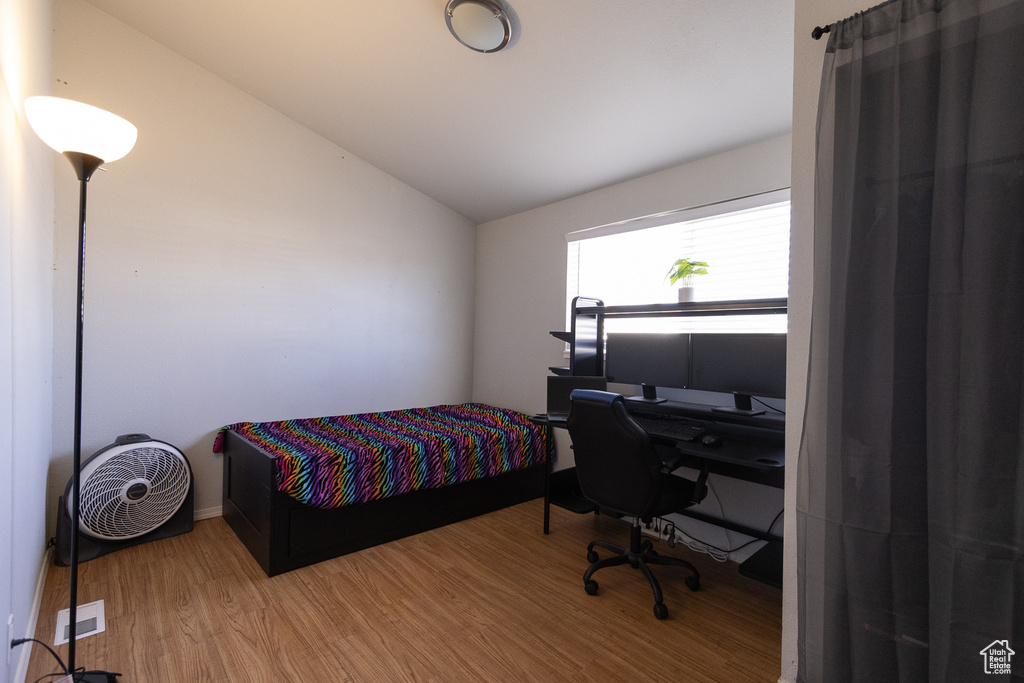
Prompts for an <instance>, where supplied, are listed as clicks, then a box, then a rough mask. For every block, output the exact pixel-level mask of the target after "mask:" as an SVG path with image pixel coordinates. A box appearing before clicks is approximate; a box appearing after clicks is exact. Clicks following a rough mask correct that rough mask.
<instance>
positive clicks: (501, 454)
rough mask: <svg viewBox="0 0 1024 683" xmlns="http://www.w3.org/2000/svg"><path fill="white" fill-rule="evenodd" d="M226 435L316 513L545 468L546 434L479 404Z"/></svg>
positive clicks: (266, 425)
mask: <svg viewBox="0 0 1024 683" xmlns="http://www.w3.org/2000/svg"><path fill="white" fill-rule="evenodd" d="M227 430H232V431H234V432H236V433H237V434H238V435H239V436H242V437H243V438H245V439H247V440H248V441H250V442H252V443H253V444H255V445H256V446H258V447H259V448H261V449H263V451H265V452H266V453H268V454H270V455H271V456H273V457H275V458H276V459H277V462H278V478H277V489H278V490H279V491H282V492H283V493H286V494H288V495H289V496H291V497H292V498H295V499H296V500H298V501H299V502H301V503H305V504H306V505H312V506H315V507H321V508H333V507H341V506H343V505H352V504H354V503H364V502H366V501H370V500H377V499H380V498H387V497H389V496H397V495H399V494H402V493H407V492H409V491H418V490H420V489H428V488H440V487H442V486H448V485H451V484H457V483H460V482H464V481H470V480H472V479H480V478H483V477H491V476H494V475H497V474H502V473H504V472H511V471H514V470H519V469H524V468H526V467H529V466H531V465H536V464H540V463H542V462H544V458H545V456H546V453H547V440H548V438H549V436H548V433H547V430H546V429H545V428H543V427H540V426H538V425H535V424H533V423H532V422H530V421H529V420H528V419H527V416H526V415H524V414H522V413H519V412H516V411H513V410H506V409H503V408H494V407H491V406H487V405H484V404H481V403H465V404H460V405H441V406H433V407H431V408H413V409H410V410H394V411H389V412H383V413H362V414H358V415H342V416H337V417H318V418H309V419H302V420H283V421H280V422H239V423H237V424H233V425H228V426H227V427H224V428H222V429H221V430H220V432H218V434H217V439H216V442H215V443H214V447H213V450H214V452H216V453H220V452H221V451H222V450H223V440H224V432H226V431H227Z"/></svg>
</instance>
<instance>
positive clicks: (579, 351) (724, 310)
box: [549, 296, 788, 377]
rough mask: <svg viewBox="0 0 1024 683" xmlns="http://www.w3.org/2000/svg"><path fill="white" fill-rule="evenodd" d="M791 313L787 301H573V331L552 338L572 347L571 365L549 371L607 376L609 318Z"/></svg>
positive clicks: (555, 332) (562, 373) (576, 299)
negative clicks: (606, 326) (623, 303)
mask: <svg viewBox="0 0 1024 683" xmlns="http://www.w3.org/2000/svg"><path fill="white" fill-rule="evenodd" d="M787 310H788V300H787V299H786V298H778V299H737V300H733V301H694V302H687V303H678V304H635V305H628V306H605V305H604V302H603V301H601V300H600V299H596V298H594V297H585V296H578V297H576V298H574V299H573V300H572V318H571V329H570V330H569V331H567V332H563V331H561V330H557V331H553V332H551V333H550V334H551V336H553V337H555V338H556V339H559V340H561V341H563V342H565V343H567V344H569V365H568V366H559V367H551V368H549V369H550V370H551V372H552V373H554V374H556V375H570V376H577V377H579V376H597V377H600V376H603V375H604V321H605V320H607V319H609V318H670V317H671V318H678V317H687V316H695V317H703V316H728V315H779V314H784V313H786V312H787Z"/></svg>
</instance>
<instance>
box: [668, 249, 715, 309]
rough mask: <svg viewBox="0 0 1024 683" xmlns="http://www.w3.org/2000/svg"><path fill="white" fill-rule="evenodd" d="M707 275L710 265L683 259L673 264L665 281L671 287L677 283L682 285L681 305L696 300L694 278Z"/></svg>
mask: <svg viewBox="0 0 1024 683" xmlns="http://www.w3.org/2000/svg"><path fill="white" fill-rule="evenodd" d="M707 274H708V264H707V263H706V262H705V261H694V260H693V259H688V258H681V259H679V260H677V261H676V262H675V263H673V264H672V267H671V268H669V270H668V275H666V276H665V279H667V280H668V281H669V284H670V285H674V284H676V283H677V282H680V283H682V284H681V286H680V287H679V303H686V302H688V301H693V299H694V296H693V292H694V287H693V278H694V277H696V276H697V275H707Z"/></svg>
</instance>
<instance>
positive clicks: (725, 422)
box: [534, 401, 786, 478]
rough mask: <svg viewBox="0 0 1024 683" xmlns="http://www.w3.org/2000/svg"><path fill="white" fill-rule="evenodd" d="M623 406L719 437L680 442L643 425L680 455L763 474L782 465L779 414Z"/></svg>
mask: <svg viewBox="0 0 1024 683" xmlns="http://www.w3.org/2000/svg"><path fill="white" fill-rule="evenodd" d="M626 405H627V409H628V410H629V412H630V413H631V414H634V415H637V416H645V417H657V416H662V417H669V418H673V419H680V420H683V421H685V422H687V423H692V424H697V425H700V426H702V427H704V429H705V430H706V432H705V435H708V434H710V435H714V436H717V437H720V439H721V443H719V444H718V445H714V446H708V445H705V444H704V443H703V442H702V441H701V438H700V437H698V438H696V439H695V440H693V441H680V440H678V439H677V438H675V437H673V436H671V435H670V434H667V433H666V434H661V433H658V431H657V430H656V429H655V428H651V427H648V428H647V432H648V434H650V435H651V439H652V440H653V441H654V442H655V443H657V444H662V445H665V446H670V447H673V448H675V449H676V450H678V451H679V452H680V453H682V454H684V455H687V456H692V457H694V458H700V459H703V460H708V461H713V462H719V463H723V464H726V465H732V466H735V467H739V468H744V469H754V470H760V471H762V472H765V473H769V472H772V471H781V470H782V469H783V468H784V467H785V466H786V447H785V428H786V422H785V416H783V415H781V414H777V413H776V414H770V413H765V414H762V415H753V416H748V415H733V414H731V413H721V412H715V411H713V410H712V407H711V406H707V405H700V404H693V403H678V402H675V401H665V402H662V403H643V402H634V401H627V403H626ZM534 419H535V420H537V421H539V422H540V421H543V422H545V423H547V424H551V425H552V426H554V427H565V420H560V421H559V420H548V419H547V416H545V415H538V416H537V417H536V418H534ZM744 478H745V477H744Z"/></svg>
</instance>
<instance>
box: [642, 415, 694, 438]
mask: <svg viewBox="0 0 1024 683" xmlns="http://www.w3.org/2000/svg"><path fill="white" fill-rule="evenodd" d="M633 419H634V420H636V421H637V423H638V424H639V425H640V426H641V427H643V428H644V429H646V430H647V431H648V432H650V433H651V434H655V435H657V436H668V437H671V438H673V439H677V440H679V441H693V440H694V439H696V438H697V437H698V436H700V435H702V434H703V433H704V432H705V431H707V430H706V429H704V427H701V426H700V425H696V424H693V423H692V422H685V421H683V420H677V419H675V418H671V417H651V416H645V415H634V416H633Z"/></svg>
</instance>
